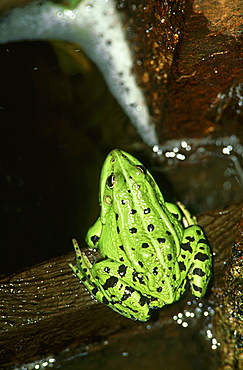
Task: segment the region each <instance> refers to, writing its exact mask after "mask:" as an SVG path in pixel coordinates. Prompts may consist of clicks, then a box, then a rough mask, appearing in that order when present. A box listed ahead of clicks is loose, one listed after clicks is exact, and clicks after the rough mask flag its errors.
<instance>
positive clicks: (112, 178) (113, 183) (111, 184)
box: [106, 173, 116, 189]
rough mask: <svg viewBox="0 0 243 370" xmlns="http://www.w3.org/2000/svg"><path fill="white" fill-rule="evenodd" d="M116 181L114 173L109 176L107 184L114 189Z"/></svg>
mask: <svg viewBox="0 0 243 370" xmlns="http://www.w3.org/2000/svg"><path fill="white" fill-rule="evenodd" d="M115 182H116V178H115V176H114V175H113V173H112V174H111V175H110V176H109V177H107V180H106V184H107V186H108V187H109V188H110V189H113V188H114V185H115Z"/></svg>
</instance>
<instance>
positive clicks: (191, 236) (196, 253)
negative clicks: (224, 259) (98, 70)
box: [178, 225, 212, 297]
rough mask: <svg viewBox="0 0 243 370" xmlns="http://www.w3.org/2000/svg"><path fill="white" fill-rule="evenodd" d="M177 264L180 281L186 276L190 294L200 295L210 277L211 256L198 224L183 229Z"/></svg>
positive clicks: (203, 292) (203, 291) (204, 290)
mask: <svg viewBox="0 0 243 370" xmlns="http://www.w3.org/2000/svg"><path fill="white" fill-rule="evenodd" d="M178 264H179V268H180V270H181V279H182V281H183V280H184V279H185V280H186V278H187V277H188V279H189V280H190V285H191V290H192V294H194V295H195V296H196V297H202V296H203V295H204V294H205V292H206V289H207V285H208V282H209V279H210V277H211V269H212V258H211V252H210V248H209V245H208V243H207V241H206V239H205V236H204V233H203V231H202V229H201V228H200V227H199V226H197V225H192V226H190V227H188V228H187V229H185V230H184V236H183V240H182V243H181V253H180V256H179V257H178ZM184 290H185V287H184ZM181 293H182V291H181Z"/></svg>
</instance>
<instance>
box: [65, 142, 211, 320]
mask: <svg viewBox="0 0 243 370" xmlns="http://www.w3.org/2000/svg"><path fill="white" fill-rule="evenodd" d="M99 201H100V207H101V211H100V216H99V218H98V219H97V221H96V222H95V224H94V225H93V226H92V227H91V228H90V229H89V230H88V233H87V236H86V242H87V244H88V246H89V248H97V249H98V250H99V252H100V254H101V256H102V258H101V259H100V260H98V261H96V262H95V263H94V264H93V265H92V264H91V263H90V261H89V259H88V258H87V257H86V255H85V254H84V253H83V252H81V251H80V249H79V246H78V244H77V242H76V240H74V241H73V243H74V249H75V253H76V266H73V265H72V264H70V267H71V268H72V270H73V272H74V273H75V274H76V275H77V277H78V278H79V279H80V280H81V281H82V283H83V284H84V285H85V287H86V288H87V289H88V291H89V292H90V294H92V295H93V296H94V297H95V298H96V299H97V300H98V301H99V302H102V303H104V304H106V305H108V306H109V307H111V308H112V309H113V310H115V311H116V312H119V313H120V314H122V315H123V316H125V317H128V318H130V319H134V320H140V321H147V320H148V319H149V318H150V315H151V309H153V308H161V307H163V306H164V305H166V304H171V303H173V302H175V301H177V300H178V299H179V298H180V296H181V295H182V294H183V293H184V291H185V290H186V285H187V281H189V282H190V288H191V291H192V293H193V294H194V295H195V296H196V297H202V296H203V295H204V294H205V291H206V289H207V285H208V282H209V279H210V276H211V267H212V257H211V252H210V248H209V245H208V243H207V240H206V239H205V236H204V233H203V230H202V229H201V227H200V226H198V224H197V221H196V218H195V217H192V216H191V215H190V213H189V212H188V210H187V209H186V208H185V207H184V205H183V204H182V203H179V202H178V204H177V205H175V204H172V203H167V202H165V200H164V198H163V195H162V194H161V191H160V189H159V187H158V185H157V184H156V182H155V180H154V178H153V177H152V175H151V174H150V172H149V171H148V170H147V169H146V168H145V167H144V166H143V165H142V164H141V163H140V162H139V161H138V160H137V159H136V158H134V157H133V156H132V155H131V154H128V153H126V152H124V151H122V150H118V149H115V150H113V151H112V152H111V153H110V154H109V155H108V156H107V158H106V160H105V162H104V165H103V168H102V171H101V177H100V191H99Z"/></svg>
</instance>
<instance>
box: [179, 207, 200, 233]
mask: <svg viewBox="0 0 243 370" xmlns="http://www.w3.org/2000/svg"><path fill="white" fill-rule="evenodd" d="M176 203H177V205H178V207H179V209H180V210H181V213H182V215H183V217H182V223H183V225H184V227H188V226H191V225H197V218H196V216H192V215H191V214H190V212H189V211H188V209H187V208H186V207H185V206H184V204H183V203H181V202H176Z"/></svg>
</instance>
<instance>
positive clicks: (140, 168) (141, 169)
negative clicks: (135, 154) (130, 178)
mask: <svg viewBox="0 0 243 370" xmlns="http://www.w3.org/2000/svg"><path fill="white" fill-rule="evenodd" d="M136 167H137V169H138V170H139V171H140V172H142V173H143V174H144V175H146V172H147V170H146V168H145V167H144V166H141V165H140V164H139V165H137V166H136Z"/></svg>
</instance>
